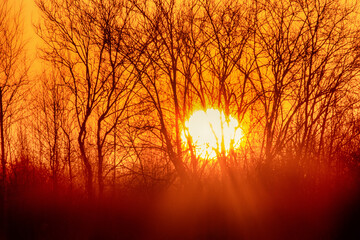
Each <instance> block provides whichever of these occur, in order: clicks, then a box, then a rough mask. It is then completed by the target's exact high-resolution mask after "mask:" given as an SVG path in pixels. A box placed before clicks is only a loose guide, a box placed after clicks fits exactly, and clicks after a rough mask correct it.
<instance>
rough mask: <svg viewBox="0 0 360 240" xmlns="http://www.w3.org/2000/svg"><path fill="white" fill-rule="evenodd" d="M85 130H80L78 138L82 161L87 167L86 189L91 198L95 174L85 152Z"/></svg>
mask: <svg viewBox="0 0 360 240" xmlns="http://www.w3.org/2000/svg"><path fill="white" fill-rule="evenodd" d="M84 135H85V133H84V129H83V128H82V129H81V130H80V133H79V137H78V143H79V148H80V153H81V159H82V161H83V163H84V166H85V174H86V176H85V178H86V179H85V189H86V192H87V194H88V196H89V198H92V197H93V172H92V168H91V164H90V161H89V158H88V157H87V156H86V152H85V140H84V138H85V137H84Z"/></svg>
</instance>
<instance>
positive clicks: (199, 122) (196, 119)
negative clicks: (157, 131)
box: [182, 108, 243, 159]
mask: <svg viewBox="0 0 360 240" xmlns="http://www.w3.org/2000/svg"><path fill="white" fill-rule="evenodd" d="M242 136H243V134H242V131H241V129H240V127H239V122H238V121H237V120H236V119H235V118H234V117H232V116H227V117H226V116H225V114H224V112H222V111H219V110H217V109H213V108H210V109H207V110H206V111H204V110H198V111H195V112H194V113H193V114H192V115H191V116H190V118H189V119H188V120H187V121H186V122H185V130H184V131H183V134H182V140H183V141H184V142H185V143H186V144H188V139H191V142H192V146H193V149H195V154H196V156H198V157H200V158H202V159H216V157H217V153H219V152H221V150H222V145H223V147H224V150H225V153H226V154H228V153H229V151H230V149H236V148H238V147H239V145H240V142H241V138H242Z"/></svg>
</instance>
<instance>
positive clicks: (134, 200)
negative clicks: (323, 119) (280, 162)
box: [1, 169, 360, 239]
mask: <svg viewBox="0 0 360 240" xmlns="http://www.w3.org/2000/svg"><path fill="white" fill-rule="evenodd" d="M322 170H323V171H322V172H321V173H319V172H318V173H316V175H311V174H309V173H306V175H307V176H304V173H300V172H298V171H294V170H290V169H277V170H275V171H271V172H270V171H264V170H254V171H253V172H251V174H249V175H248V176H244V175H243V174H242V173H241V172H238V173H236V174H237V175H236V176H232V177H231V178H230V177H229V178H226V179H222V180H221V181H219V179H215V178H213V179H208V180H207V181H205V182H202V183H199V182H198V183H197V184H196V183H195V182H193V184H191V185H187V186H172V187H170V188H164V186H153V188H151V189H150V188H149V186H147V187H145V186H139V185H137V186H134V185H129V184H128V185H126V183H123V188H118V189H112V190H111V191H109V192H106V193H105V194H104V196H103V197H102V198H93V199H89V198H88V197H87V195H86V194H85V193H84V192H81V191H80V190H79V189H73V190H72V191H70V186H68V185H61V186H59V187H58V190H57V191H56V192H54V191H53V189H52V185H48V184H46V183H45V182H44V181H43V180H44V179H42V176H41V175H39V174H41V172H31V173H28V175H26V177H24V175H22V176H20V177H19V176H18V178H17V179H15V178H13V182H10V183H9V189H8V191H9V196H8V199H7V200H8V201H7V203H6V215H2V217H3V218H2V222H1V239H358V238H359V236H360V230H359V227H358V226H359V223H360V222H359V218H360V211H359V210H360V208H359V206H360V205H359V200H360V199H359V197H360V194H359V193H360V192H359V188H360V186H359V177H360V174H359V173H360V172H359V169H352V170H351V171H348V172H347V173H346V174H343V175H336V174H334V173H333V172H331V171H330V170H329V169H322ZM12 177H14V176H12ZM24 178H25V179H24ZM125 186H127V188H125Z"/></svg>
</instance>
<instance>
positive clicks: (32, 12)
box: [9, 0, 40, 74]
mask: <svg viewBox="0 0 360 240" xmlns="http://www.w3.org/2000/svg"><path fill="white" fill-rule="evenodd" d="M9 1H10V2H13V3H14V9H15V10H18V9H20V8H22V15H21V17H22V20H23V24H24V40H25V41H27V44H26V52H27V53H26V55H27V57H28V58H29V59H31V60H35V58H36V49H37V45H38V44H39V42H40V41H39V38H38V37H37V35H36V34H35V31H34V27H33V24H34V23H36V21H37V17H38V14H37V7H36V5H35V0H9ZM38 66H39V63H38V61H37V62H33V63H32V69H31V74H34V73H35V72H37V69H39V67H38Z"/></svg>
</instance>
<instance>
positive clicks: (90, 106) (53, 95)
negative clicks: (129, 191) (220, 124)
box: [0, 0, 360, 197]
mask: <svg viewBox="0 0 360 240" xmlns="http://www.w3.org/2000/svg"><path fill="white" fill-rule="evenodd" d="M5 3H7V1H5ZM36 3H37V6H38V8H39V11H40V13H41V18H40V21H39V22H38V23H37V24H36V26H35V29H36V32H37V34H38V36H40V38H41V39H42V40H43V41H42V42H43V45H41V46H40V53H39V56H40V57H41V58H42V59H43V66H44V69H42V70H41V72H43V73H42V74H39V75H38V77H36V78H34V79H28V78H27V77H26V76H27V75H26V70H27V68H26V67H24V66H26V64H24V63H23V62H24V61H26V60H24V59H25V56H24V55H23V54H20V53H21V52H23V45H24V44H23V43H22V42H21V41H20V39H21V38H20V37H19V38H16V36H21V31H20V30H19V29H18V27H19V26H20V25H19V24H18V22H17V21H15V23H11V24H8V21H9V20H7V19H8V18H9V17H10V19H16V20H18V19H20V18H19V16H20V15H11V16H9V15H7V14H8V13H9V11H8V8H7V6H6V4H5V5H3V6H1V7H2V10H1V11H2V12H1V16H0V17H3V18H1V19H0V27H1V31H0V34H1V37H0V39H1V40H0V42H1V44H0V52H1V54H0V57H1V65H0V67H1V71H0V74H1V75H0V77H1V86H0V103H1V109H0V113H1V114H0V123H1V143H2V144H1V159H2V175H1V176H2V180H3V182H2V185H3V187H4V188H5V186H6V185H7V184H11V183H14V182H16V181H20V180H19V178H21V177H24V176H25V175H24V173H22V172H21V171H25V170H24V168H25V169H28V170H26V171H25V172H27V174H29V173H30V172H34V174H33V175H34V176H36V177H40V178H41V181H44V179H45V181H48V182H50V183H51V184H52V186H53V188H54V189H55V190H56V189H57V188H58V187H59V186H64V185H65V186H69V187H71V188H72V187H75V188H77V189H84V190H85V191H86V193H87V194H88V195H89V196H90V197H92V196H94V195H100V196H101V195H103V194H104V193H105V192H110V191H112V190H115V191H116V189H123V188H126V187H135V188H136V187H142V188H147V189H152V188H156V187H167V186H170V185H173V184H187V183H193V182H202V181H204V182H205V181H207V180H209V179H210V178H211V179H213V178H218V179H224V177H225V178H228V179H233V178H234V177H235V178H236V177H240V176H241V177H242V176H246V175H247V174H248V173H250V172H253V171H260V172H266V174H275V175H276V174H280V173H279V172H278V171H276V170H277V169H291V171H294V172H296V174H298V176H301V178H306V177H314V178H316V177H317V176H319V175H321V174H340V175H344V174H345V175H346V174H347V173H348V171H351V170H354V169H356V168H358V164H359V160H360V157H359V156H360V152H359V146H360V142H359V140H360V138H359V133H360V131H359V128H360V125H359V112H358V107H359V95H358V91H359V86H358V82H359V80H358V78H359V70H360V68H359V56H360V55H359V53H360V52H359V46H360V45H359V44H360V42H359V40H360V39H359V36H360V35H359V27H358V26H359V25H358V24H357V21H358V14H357V10H358V8H357V6H356V5H355V4H354V5H351V4H345V3H343V2H342V1H340V0H314V1H303V0H295V1H268V0H253V1H240V0H231V1H216V0H189V1H187V0H186V1H173V0H169V1H167V0H139V1H138V0H130V1H127V0H107V1H104V0H86V1H85V0H46V1H45V0H37V1H36ZM8 16H9V17H8ZM3 19H4V20H3ZM9 31H10V32H9ZM12 34H13V35H12ZM7 64H9V66H8V65H7ZM29 86H31V91H25V89H28V88H29ZM20 106H23V108H20ZM206 108H216V109H221V110H222V111H224V112H225V114H226V115H230V114H231V115H232V116H235V117H236V118H237V120H238V121H239V123H240V128H241V130H242V132H243V135H244V137H243V139H242V140H241V141H242V143H241V147H240V148H239V149H232V150H231V152H230V154H228V153H226V152H225V150H224V148H222V147H221V145H222V144H219V147H218V148H217V149H216V152H217V156H218V157H217V159H216V161H206V160H203V159H199V157H197V155H196V150H195V149H196V147H195V146H194V144H195V143H192V141H191V136H188V140H187V143H184V141H183V139H182V138H181V135H182V133H183V131H184V129H185V122H186V120H187V119H188V118H189V116H190V115H191V114H192V113H193V112H194V111H195V110H199V109H206ZM16 113H20V114H16ZM219 139H221V137H220V136H219ZM21 169H22V170H21ZM29 169H32V170H31V171H30V170H29ZM16 179H17V180H16ZM34 181H35V180H34Z"/></svg>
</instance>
